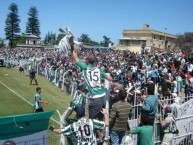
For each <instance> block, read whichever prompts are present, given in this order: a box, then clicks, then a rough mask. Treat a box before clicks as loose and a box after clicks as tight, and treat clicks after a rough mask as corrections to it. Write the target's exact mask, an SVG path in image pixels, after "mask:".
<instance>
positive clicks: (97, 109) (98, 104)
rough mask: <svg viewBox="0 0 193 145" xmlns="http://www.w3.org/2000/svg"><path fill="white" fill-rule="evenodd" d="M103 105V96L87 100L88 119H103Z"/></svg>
mask: <svg viewBox="0 0 193 145" xmlns="http://www.w3.org/2000/svg"><path fill="white" fill-rule="evenodd" d="M103 107H105V97H104V96H103V97H100V98H95V99H92V98H91V99H90V100H89V119H99V120H102V119H103V114H102V113H101V109H102V108H103Z"/></svg>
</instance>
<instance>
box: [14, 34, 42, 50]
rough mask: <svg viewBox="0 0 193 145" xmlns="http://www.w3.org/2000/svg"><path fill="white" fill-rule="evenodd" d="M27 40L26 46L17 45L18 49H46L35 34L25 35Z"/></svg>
mask: <svg viewBox="0 0 193 145" xmlns="http://www.w3.org/2000/svg"><path fill="white" fill-rule="evenodd" d="M24 36H25V39H26V43H25V44H17V48H26V49H28V48H40V49H43V48H44V47H43V46H42V45H41V41H40V39H41V38H40V37H38V36H36V35H34V34H26V35H24Z"/></svg>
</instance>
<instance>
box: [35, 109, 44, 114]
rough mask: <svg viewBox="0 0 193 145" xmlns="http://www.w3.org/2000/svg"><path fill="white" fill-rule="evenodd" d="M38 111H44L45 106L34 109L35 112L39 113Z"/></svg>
mask: <svg viewBox="0 0 193 145" xmlns="http://www.w3.org/2000/svg"><path fill="white" fill-rule="evenodd" d="M38 112H44V109H43V108H39V109H35V110H34V113H38Z"/></svg>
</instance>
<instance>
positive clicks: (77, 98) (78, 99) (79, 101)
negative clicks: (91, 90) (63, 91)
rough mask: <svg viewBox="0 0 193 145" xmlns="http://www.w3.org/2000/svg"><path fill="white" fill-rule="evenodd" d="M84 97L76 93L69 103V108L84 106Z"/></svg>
mask: <svg viewBox="0 0 193 145" xmlns="http://www.w3.org/2000/svg"><path fill="white" fill-rule="evenodd" d="M85 103H86V96H85V95H84V94H83V93H80V92H76V93H75V94H74V97H73V99H72V101H71V102H70V106H71V107H73V108H76V107H80V106H85Z"/></svg>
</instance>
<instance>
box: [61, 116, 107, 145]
mask: <svg viewBox="0 0 193 145" xmlns="http://www.w3.org/2000/svg"><path fill="white" fill-rule="evenodd" d="M104 127H105V124H104V122H103V121H98V120H95V119H86V118H81V119H79V120H78V121H77V122H74V123H72V124H70V125H68V126H66V127H65V128H63V129H61V132H62V133H63V134H64V135H66V136H70V135H72V134H73V135H74V136H75V137H76V140H77V145H96V144H97V139H96V129H98V130H102V129H104Z"/></svg>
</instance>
